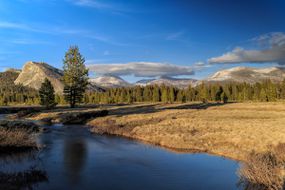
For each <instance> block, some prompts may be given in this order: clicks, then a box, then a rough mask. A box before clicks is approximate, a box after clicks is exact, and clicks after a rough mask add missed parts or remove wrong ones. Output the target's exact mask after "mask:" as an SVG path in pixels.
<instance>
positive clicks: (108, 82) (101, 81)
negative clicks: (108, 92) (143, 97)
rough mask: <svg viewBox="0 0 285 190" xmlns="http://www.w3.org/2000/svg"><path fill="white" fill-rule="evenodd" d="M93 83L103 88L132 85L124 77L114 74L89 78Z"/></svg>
mask: <svg viewBox="0 0 285 190" xmlns="http://www.w3.org/2000/svg"><path fill="white" fill-rule="evenodd" d="M89 81H90V83H91V84H94V85H97V86H100V87H102V88H117V87H128V86H131V84H130V83H128V82H127V81H125V80H124V79H122V78H120V77H118V76H113V75H104V76H100V77H96V78H92V79H90V80H89Z"/></svg>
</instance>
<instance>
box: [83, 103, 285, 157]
mask: <svg viewBox="0 0 285 190" xmlns="http://www.w3.org/2000/svg"><path fill="white" fill-rule="evenodd" d="M88 125H89V126H90V130H91V132H93V133H98V134H111V135H120V136H125V137H128V138H133V139H138V140H142V141H146V142H149V143H152V144H155V145H160V146H163V147H167V148H173V149H176V150H190V151H193V150H194V151H198V152H206V153H211V154H216V155H221V156H225V157H229V158H232V159H235V160H246V157H247V156H248V154H250V153H251V152H252V151H255V152H257V153H259V152H265V151H267V150H270V149H271V148H272V147H273V146H276V145H277V144H279V143H284V142H285V104H284V103H281V102H276V103H236V104H226V105H222V104H208V105H203V104H183V105H181V104H176V105H175V104H174V105H152V106H149V109H148V108H147V107H145V106H133V107H129V108H127V107H121V108H117V109H114V110H113V111H110V116H107V117H102V118H97V119H94V120H92V121H90V122H89V123H88Z"/></svg>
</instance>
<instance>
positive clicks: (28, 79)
mask: <svg viewBox="0 0 285 190" xmlns="http://www.w3.org/2000/svg"><path fill="white" fill-rule="evenodd" d="M62 76H63V71H61V70H59V69H57V68H54V67H52V66H50V65H48V64H46V63H38V62H32V61H29V62H27V63H26V64H25V65H24V67H23V69H22V70H21V71H20V70H15V69H9V70H7V71H6V72H2V73H0V82H1V84H3V85H4V83H5V81H6V83H7V84H10V83H12V81H13V80H14V83H15V84H22V85H24V86H27V87H31V88H34V89H37V90H38V89H39V88H40V86H41V84H42V82H43V81H44V79H45V78H48V79H49V80H50V81H51V83H52V85H53V86H54V88H55V92H56V93H62V92H63V87H64V85H63V83H62V80H61V78H62ZM266 79H270V80H271V81H273V82H281V81H283V80H284V79H285V68H283V67H268V68H253V67H234V68H230V69H225V70H220V71H218V72H216V73H214V74H213V75H212V76H210V77H208V78H206V79H204V80H196V79H180V78H172V77H165V76H164V77H160V78H158V79H143V80H139V81H137V82H136V83H133V84H131V83H129V82H127V81H125V80H124V79H122V78H121V77H118V76H114V75H103V76H99V77H96V78H91V79H89V82H90V85H89V86H88V90H89V91H104V90H105V89H108V88H118V87H132V86H136V85H139V86H146V85H166V86H174V87H177V88H187V87H189V86H192V87H195V86H197V85H199V84H201V83H202V82H205V83H217V82H218V83H226V82H246V83H250V84H253V83H256V82H262V81H264V80H266ZM6 83H5V84H6Z"/></svg>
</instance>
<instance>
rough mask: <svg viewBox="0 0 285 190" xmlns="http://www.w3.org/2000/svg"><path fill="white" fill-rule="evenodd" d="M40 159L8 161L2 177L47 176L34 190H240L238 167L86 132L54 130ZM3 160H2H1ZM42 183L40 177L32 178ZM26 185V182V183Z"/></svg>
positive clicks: (17, 157) (23, 156) (221, 160)
mask: <svg viewBox="0 0 285 190" xmlns="http://www.w3.org/2000/svg"><path fill="white" fill-rule="evenodd" d="M50 128H51V130H50V132H47V133H43V134H41V135H40V136H39V137H38V141H39V143H40V144H41V145H42V146H44V148H43V149H42V151H40V152H39V153H35V155H33V153H31V154H18V155H15V156H11V157H6V158H5V161H2V162H1V167H0V171H1V172H2V174H3V173H4V174H5V173H9V174H11V173H13V172H21V171H25V170H28V171H32V170H37V171H42V172H43V173H44V175H45V176H46V177H43V178H41V179H38V178H37V179H35V180H30V184H29V186H28V185H25V184H22V183H20V182H19V184H18V186H19V187H26V188H27V187H31V188H33V189H46V190H50V189H68V190H72V189H90V190H91V189H92V190H95V189H99V190H100V189H106V190H113V189H114V190H115V189H116V190H120V189H121V190H162V189H163V190H235V189H238V188H237V182H238V177H237V175H236V171H237V169H238V167H239V164H238V163H237V162H235V161H232V160H229V159H225V158H221V157H217V156H211V155H207V154H189V153H176V152H171V151H169V150H165V149H162V148H159V147H155V146H151V145H146V144H143V143H140V142H136V141H133V140H129V139H125V138H120V137H113V136H112V137H110V136H99V135H92V134H90V133H89V132H88V130H87V129H86V128H84V127H81V126H61V125H54V126H51V127H50ZM0 160H1V158H0ZM35 176H36V177H38V174H34V175H31V177H35ZM26 181H27V180H26Z"/></svg>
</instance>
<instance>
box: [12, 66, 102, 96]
mask: <svg viewBox="0 0 285 190" xmlns="http://www.w3.org/2000/svg"><path fill="white" fill-rule="evenodd" d="M62 77H63V71H62V70H59V69H57V68H55V67H52V66H50V65H48V64H46V63H39V62H33V61H29V62H27V63H26V64H25V65H24V67H23V69H22V71H21V73H20V74H19V76H18V77H17V79H16V80H15V81H14V83H15V84H22V85H23V86H27V87H30V88H34V89H36V90H38V89H40V87H41V85H42V83H43V82H44V79H45V78H47V79H48V80H50V81H51V83H52V85H53V87H54V90H55V93H57V94H62V93H63V88H64V85H63V82H62ZM87 90H89V91H104V89H102V88H100V87H98V86H96V85H94V84H90V85H88V89H87Z"/></svg>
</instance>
